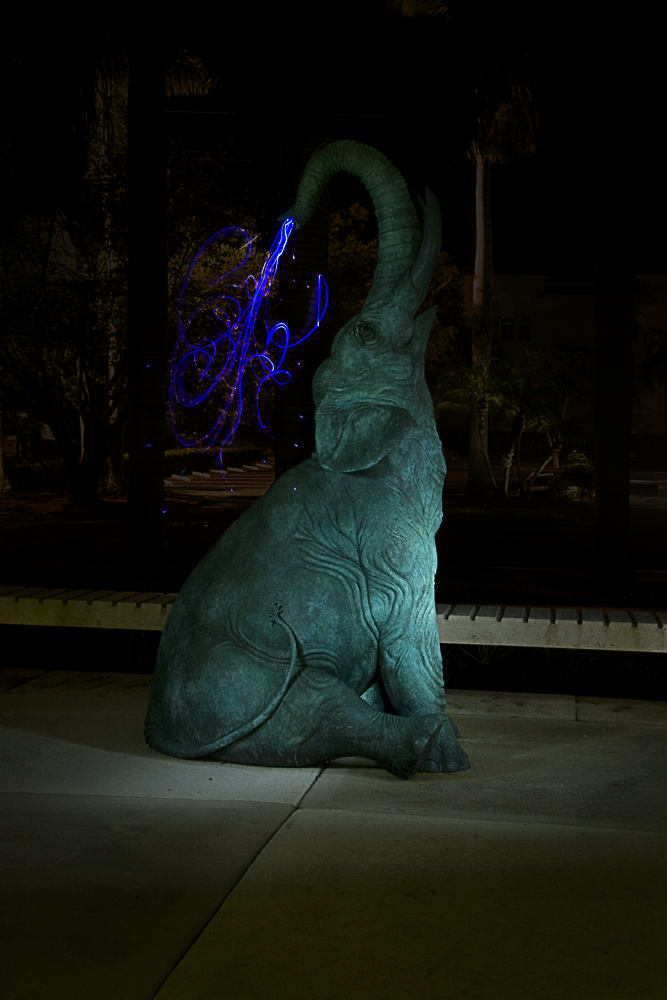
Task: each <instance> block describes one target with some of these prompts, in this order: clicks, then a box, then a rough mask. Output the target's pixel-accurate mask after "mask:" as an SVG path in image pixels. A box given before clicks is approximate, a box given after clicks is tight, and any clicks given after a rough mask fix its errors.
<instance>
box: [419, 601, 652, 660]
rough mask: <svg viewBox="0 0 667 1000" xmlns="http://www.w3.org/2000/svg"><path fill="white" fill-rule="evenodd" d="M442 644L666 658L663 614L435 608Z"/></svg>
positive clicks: (470, 606)
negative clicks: (640, 654)
mask: <svg viewBox="0 0 667 1000" xmlns="http://www.w3.org/2000/svg"><path fill="white" fill-rule="evenodd" d="M436 620H437V622H438V632H439V635H440V642H442V643H461V644H464V645H465V644H471V645H472V644H476V645H480V646H537V647H542V648H545V647H546V648H550V649H553V648H559V647H560V648H563V649H598V650H625V651H628V652H636V653H664V652H665V650H666V649H667V644H666V643H665V632H666V629H665V628H664V625H665V624H666V623H667V614H666V613H665V612H662V611H660V612H653V611H639V610H632V611H630V610H616V609H606V608H533V607H503V606H494V605H486V606H485V605H481V606H480V605H476V604H437V605H436Z"/></svg>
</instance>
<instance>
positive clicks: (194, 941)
mask: <svg viewBox="0 0 667 1000" xmlns="http://www.w3.org/2000/svg"><path fill="white" fill-rule="evenodd" d="M223 767H224V764H223ZM324 770H325V768H324V767H323V768H321V769H320V771H319V773H318V774H316V775H315V777H314V778H313V780H312V782H311V784H310V785H309V786H308V788H306V789H305V790H304V791H303V793H302V794H301V796H300V798H299V800H298V802H297V803H296V804H295V805H293V806H292V807H291V809H290V812H289V813H288V814H287V816H285V818H284V820H283V821H282V823H281V824H280V825H279V826H278V827H276V829H275V831H274V832H273V834H272V835H271V836H270V837H269V838H268V840H267V841H266V842H265V843H264V844H263V845H262V846H261V847H260V849H259V850H258V851H257V853H256V854H255V855H254V857H253V858H251V860H250V861H249V863H248V864H247V865H246V867H245V868H244V870H243V871H242V872H241V874H240V875H239V877H238V879H237V880H236V881H235V882H234V884H233V885H232V886H231V888H230V890H229V892H228V893H227V895H226V896H225V898H224V899H223V900H222V902H221V903H220V906H219V907H218V908H217V909H216V910H215V912H214V913H212V914H211V917H210V919H209V920H208V921H207V923H206V924H205V926H204V927H202V928H201V930H200V931H199V933H198V934H197V936H196V937H195V938H194V940H193V941H191V942H190V945H189V947H188V948H186V949H185V951H184V952H183V953H182V954H181V955H179V957H178V958H177V959H176V960H175V962H174V964H173V966H172V968H171V969H170V970H169V972H168V973H167V975H166V976H165V977H164V979H163V981H162V982H161V983H160V986H159V988H158V989H157V990H156V992H155V993H154V994H153V996H154V997H157V996H158V995H159V994H160V992H161V990H162V988H163V987H164V985H165V984H166V982H167V981H168V980H169V979H170V978H171V976H172V973H173V972H174V971H175V969H176V968H177V967H178V966H179V965H180V964H181V962H182V961H183V960H184V959H185V958H186V956H187V955H188V954H189V952H190V951H191V950H192V949H193V948H194V947H195V945H196V944H197V942H198V941H199V939H200V938H201V936H202V934H204V933H205V932H206V930H207V929H208V927H209V925H210V924H211V923H212V922H213V920H215V918H216V917H217V915H218V913H219V912H220V910H221V909H222V908H223V906H224V905H225V903H226V902H227V900H228V899H229V897H230V896H231V895H232V893H233V892H234V890H235V889H236V887H237V886H238V885H239V884H240V883H241V882H242V881H243V879H244V878H245V876H246V875H247V874H248V872H249V871H250V869H251V868H252V867H253V865H254V864H255V862H256V861H257V860H258V859H259V857H260V856H261V855H262V854H263V852H264V851H265V850H266V848H267V847H268V846H269V844H270V843H271V841H272V840H273V839H274V837H276V835H277V834H278V833H279V832H280V830H281V829H282V827H283V826H284V825H285V823H287V821H288V820H290V819H291V818H292V816H293V815H294V813H295V812H297V810H298V809H299V808H300V805H301V802H302V801H303V799H304V798H305V796H306V795H307V794H308V792H310V790H311V789H312V788H313V786H314V785H315V783H316V782H317V781H318V780H319V778H320V777H321V776H322V772H323V771H324Z"/></svg>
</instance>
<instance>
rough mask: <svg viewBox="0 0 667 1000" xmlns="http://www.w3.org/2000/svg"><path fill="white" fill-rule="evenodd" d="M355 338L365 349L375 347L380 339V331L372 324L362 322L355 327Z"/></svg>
mask: <svg viewBox="0 0 667 1000" xmlns="http://www.w3.org/2000/svg"><path fill="white" fill-rule="evenodd" d="M354 336H355V337H356V338H357V340H358V341H359V343H360V344H363V346H364V347H373V345H374V344H377V342H378V340H379V339H380V331H379V330H378V329H377V327H375V326H372V325H371V324H370V323H366V322H365V321H364V320H360V321H359V322H358V323H357V324H356V325H355V327H354Z"/></svg>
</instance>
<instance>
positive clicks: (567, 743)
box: [0, 671, 667, 1000]
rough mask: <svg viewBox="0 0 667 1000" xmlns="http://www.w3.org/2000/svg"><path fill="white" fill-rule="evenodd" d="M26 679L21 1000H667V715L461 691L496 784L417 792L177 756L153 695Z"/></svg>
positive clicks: (351, 775) (18, 691)
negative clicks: (167, 753)
mask: <svg viewBox="0 0 667 1000" xmlns="http://www.w3.org/2000/svg"><path fill="white" fill-rule="evenodd" d="M1 674H2V676H0V680H2V681H4V690H5V692H6V693H4V694H2V695H0V715H1V720H0V721H1V722H2V734H3V761H4V764H3V768H2V774H1V777H0V790H1V791H2V793H3V801H4V808H3V810H2V827H3V854H4V863H5V876H4V879H3V886H4V888H3V895H4V897H5V898H4V903H3V907H2V918H1V920H2V923H1V928H2V930H1V934H2V941H3V948H4V949H5V955H4V956H3V958H2V969H3V973H2V978H3V980H4V983H3V996H4V997H5V998H6V1000H38V998H39V1000H42V998H48V1000H93V998H94V1000H149V998H153V997H159V1000H259V998H262V1000H263V998H270V1000H283V998H287V997H289V998H290V1000H348V998H350V1000H357V998H359V1000H394V998H395V1000H407V998H410V1000H421V998H424V1000H426V998H429V1000H431V998H434V997H450V996H451V997H468V998H469V1000H505V998H507V1000H510V998H512V1000H514V998H526V1000H528V998H530V1000H551V998H554V1000H556V998H558V1000H561V998H563V997H568V998H575V1000H607V998H610V1000H611V998H614V1000H629V998H635V997H637V998H642V1000H644V998H651V1000H652V998H658V997H660V998H662V996H664V995H665V989H666V987H667V975H666V972H665V955H664V951H665V949H664V942H665V930H666V929H667V928H666V920H665V907H664V900H665V895H664V893H665V880H664V875H665V863H664V853H663V845H664V828H665V823H664V802H665V767H664V761H665V744H666V743H667V726H665V725H664V722H665V721H666V716H665V706H664V705H656V704H655V703H651V704H645V703H636V702H634V703H633V702H614V701H607V700H604V699H579V700H578V701H575V699H567V698H560V697H559V696H552V697H550V696H545V695H539V696H527V695H501V694H494V693H490V694H489V693H477V694H475V693H471V692H467V693H466V692H451V695H450V708H451V712H452V715H453V716H454V717H455V718H457V719H458V721H459V724H460V726H461V729H462V730H463V746H464V747H465V748H466V751H467V753H468V755H469V757H470V760H471V763H472V767H471V770H470V771H468V772H464V773H459V774H450V775H426V774H424V775H417V776H416V777H415V778H414V779H413V780H411V781H408V782H401V781H399V780H397V779H395V778H393V777H392V776H390V775H389V774H387V773H386V772H384V771H382V770H380V769H378V768H377V767H375V765H373V764H372V762H369V761H364V760H361V759H350V760H345V761H339V762H335V763H333V764H331V765H330V766H329V767H328V768H326V769H320V768H300V769H285V770H283V769H274V768H251V767H239V766H235V765H221V764H217V763H212V762H203V761H178V760H174V759H171V758H168V757H164V756H162V755H161V754H158V753H156V752H154V751H152V750H150V749H149V748H148V747H147V746H146V745H145V744H144V742H143V736H142V726H143V717H144V712H145V705H146V696H147V679H146V678H138V677H132V676H128V675H106V676H102V675H94V674H91V675H85V674H74V673H72V674H61V675H56V674H48V675H44V674H42V673H41V672H39V671H35V672H33V673H31V672H29V671H3V672H1ZM619 719H621V720H623V721H618V720H619Z"/></svg>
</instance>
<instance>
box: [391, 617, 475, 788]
mask: <svg viewBox="0 0 667 1000" xmlns="http://www.w3.org/2000/svg"><path fill="white" fill-rule="evenodd" d="M431 617H432V621H431V620H430V618H431ZM424 618H425V620H424V619H422V620H424V627H423V628H422V629H415V628H414V622H415V620H417V621H418V619H419V615H418V614H414V615H413V616H412V620H411V622H410V624H409V625H408V628H407V629H406V630H405V631H403V632H401V633H400V634H396V633H394V635H392V636H387V639H386V641H385V642H383V643H381V646H380V671H381V675H382V681H383V683H384V686H385V689H386V691H387V694H388V696H389V699H390V700H391V703H392V705H393V706H394V708H395V710H396V712H397V713H398V714H399V715H409V716H415V715H438V716H440V717H441V718H442V719H443V727H442V729H441V731H440V735H439V736H438V739H437V740H436V743H435V744H434V746H433V748H432V750H431V751H430V753H429V755H428V756H427V757H426V759H425V760H424V761H423V762H422V764H421V766H420V768H419V770H421V771H432V772H435V771H464V770H467V769H468V768H469V767H470V761H469V760H468V757H467V755H466V754H465V752H464V751H463V749H462V748H461V747H460V746H459V744H458V742H457V737H458V736H460V735H461V733H460V731H459V729H458V727H457V726H456V724H455V723H453V722H452V721H451V719H450V718H449V716H448V715H447V710H446V696H445V684H444V678H443V673H442V656H441V654H440V642H439V636H438V627H437V623H436V620H435V606H433V611H432V616H430V615H428V614H425V615H424ZM411 626H412V627H411ZM396 631H397V630H396Z"/></svg>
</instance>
